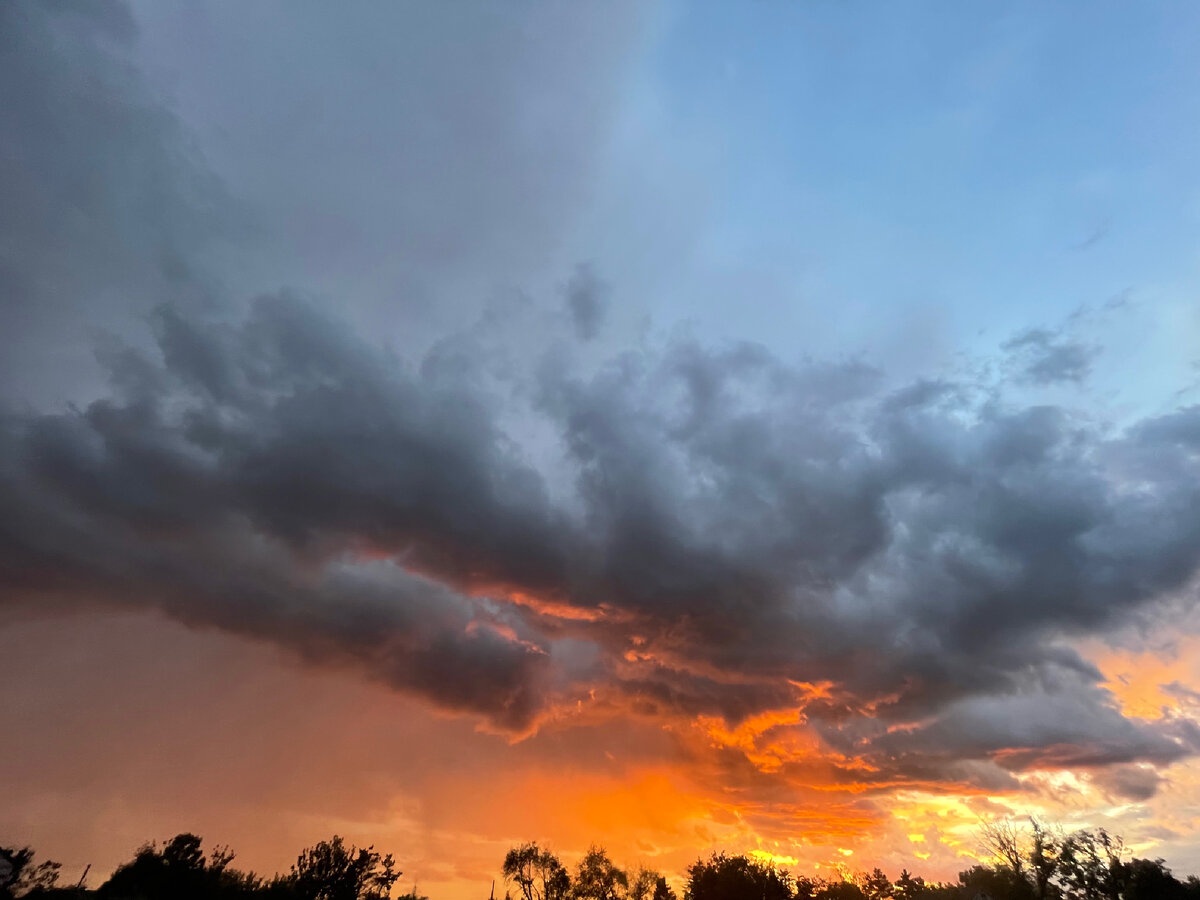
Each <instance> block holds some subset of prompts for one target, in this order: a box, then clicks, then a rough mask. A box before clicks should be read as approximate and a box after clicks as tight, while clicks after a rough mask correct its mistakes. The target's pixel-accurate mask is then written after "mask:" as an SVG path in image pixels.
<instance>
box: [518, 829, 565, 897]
mask: <svg viewBox="0 0 1200 900" xmlns="http://www.w3.org/2000/svg"><path fill="white" fill-rule="evenodd" d="M501 872H502V873H503V874H504V880H505V881H507V882H512V883H513V884H515V885H516V886H517V889H518V890H520V892H521V896H522V897H524V898H525V900H566V897H567V896H568V895H569V894H570V891H571V876H570V875H569V874H567V869H566V867H565V866H564V865H563V864H562V863H561V862H560V861H559V859H558V857H557V856H555V855H554V854H553V853H551V852H550V851H549V850H543V849H542V848H541V847H539V846H538V845H537V844H536V843H532V842H531V843H527V844H521V846H519V847H513V848H512V849H511V850H509V851H508V854H507V855H506V856H505V857H504V865H503V866H502V867H501Z"/></svg>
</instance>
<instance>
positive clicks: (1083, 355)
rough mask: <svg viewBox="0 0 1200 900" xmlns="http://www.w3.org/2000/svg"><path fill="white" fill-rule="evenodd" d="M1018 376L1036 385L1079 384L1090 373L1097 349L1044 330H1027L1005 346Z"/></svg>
mask: <svg viewBox="0 0 1200 900" xmlns="http://www.w3.org/2000/svg"><path fill="white" fill-rule="evenodd" d="M1004 350H1006V351H1008V353H1009V354H1010V355H1011V356H1012V358H1013V360H1014V361H1015V362H1016V363H1017V365H1018V367H1019V370H1020V373H1021V377H1022V378H1023V379H1024V380H1026V381H1028V382H1030V383H1032V384H1037V385H1048V384H1058V383H1061V382H1075V383H1079V382H1081V381H1083V380H1084V379H1086V378H1087V376H1088V375H1089V374H1090V373H1091V370H1092V361H1093V360H1094V359H1095V358H1096V355H1097V353H1098V352H1099V351H1098V350H1097V348H1096V347H1093V346H1091V345H1089V344H1084V343H1082V342H1080V341H1076V340H1070V339H1068V338H1064V337H1063V336H1062V335H1061V334H1059V333H1058V332H1054V331H1047V330H1046V329H1044V328H1030V329H1029V330H1027V331H1023V332H1021V333H1020V334H1018V335H1016V336H1015V337H1013V338H1011V339H1010V340H1008V341H1006V342H1005V343H1004Z"/></svg>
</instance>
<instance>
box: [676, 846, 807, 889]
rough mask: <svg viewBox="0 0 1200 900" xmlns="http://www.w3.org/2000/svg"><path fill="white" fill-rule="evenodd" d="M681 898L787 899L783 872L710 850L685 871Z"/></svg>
mask: <svg viewBox="0 0 1200 900" xmlns="http://www.w3.org/2000/svg"><path fill="white" fill-rule="evenodd" d="M687 875H688V878H687V887H686V888H685V890H684V898H685V900H791V897H792V879H791V877H790V876H789V875H788V874H787V872H780V871H777V870H776V869H775V868H774V866H768V865H764V864H762V863H758V862H755V861H754V860H751V859H748V858H746V857H745V856H726V855H725V854H724V853H714V854H713V855H712V856H711V857H709V858H708V859H707V860H703V859H699V860H696V862H694V863H693V864H692V865H691V866H689V867H688V870H687Z"/></svg>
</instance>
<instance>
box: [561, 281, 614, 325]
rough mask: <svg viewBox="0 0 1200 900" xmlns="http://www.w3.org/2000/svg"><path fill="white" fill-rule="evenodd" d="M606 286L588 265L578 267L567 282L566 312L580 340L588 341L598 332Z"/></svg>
mask: <svg viewBox="0 0 1200 900" xmlns="http://www.w3.org/2000/svg"><path fill="white" fill-rule="evenodd" d="M607 293H608V285H606V284H605V283H604V282H603V281H601V280H600V278H598V277H597V275H596V273H595V272H594V271H593V270H592V267H591V266H589V265H580V266H578V267H577V268H576V269H575V272H574V273H573V274H572V275H571V280H570V281H568V282H567V288H566V301H567V312H568V313H570V316H571V321H572V323H573V324H574V326H575V333H576V335H578V336H579V338H580V340H584V341H590V340H591V339H592V338H594V337H595V336H596V334H597V333H598V332H599V330H600V326H601V324H602V323H603V321H604V312H605V307H606V305H607V300H606V295H607Z"/></svg>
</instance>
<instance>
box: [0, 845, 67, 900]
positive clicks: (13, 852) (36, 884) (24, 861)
mask: <svg viewBox="0 0 1200 900" xmlns="http://www.w3.org/2000/svg"><path fill="white" fill-rule="evenodd" d="M33 857H34V852H33V850H31V849H30V848H29V847H21V848H20V849H17V848H15V847H0V900H9V898H12V897H23V896H25V895H26V894H28V893H31V892H33V891H38V890H46V889H48V888H51V887H53V886H54V884H55V882H57V881H58V870H59V869H61V868H62V864H61V863H56V862H51V861H49V860H47V861H46V862H41V863H38V864H37V865H34V864H33Z"/></svg>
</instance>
